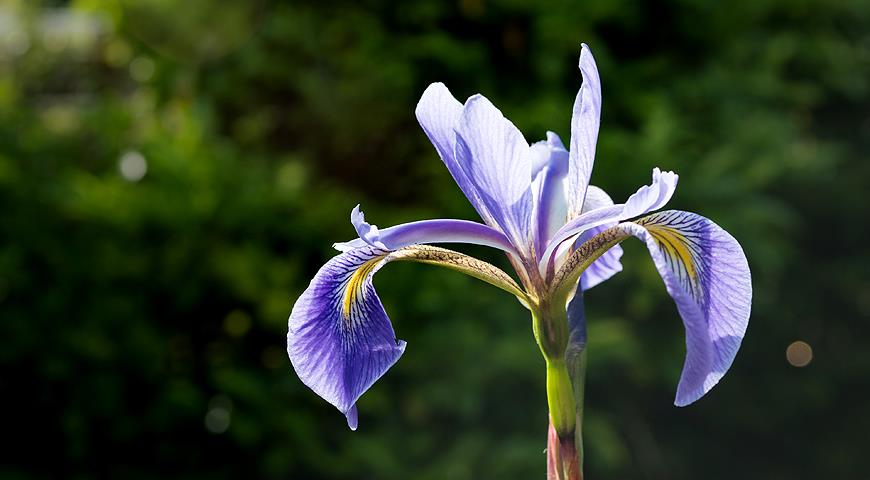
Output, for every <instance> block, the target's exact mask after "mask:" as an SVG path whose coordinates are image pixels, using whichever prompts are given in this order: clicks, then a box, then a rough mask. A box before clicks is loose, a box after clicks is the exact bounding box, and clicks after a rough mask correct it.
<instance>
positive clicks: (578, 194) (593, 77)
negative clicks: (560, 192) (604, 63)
mask: <svg viewBox="0 0 870 480" xmlns="http://www.w3.org/2000/svg"><path fill="white" fill-rule="evenodd" d="M580 73H581V74H582V75H583V84H582V85H581V86H580V91H579V92H577V98H576V99H575V100H574V112H573V115H572V117H571V159H570V162H569V166H568V182H567V183H568V189H567V190H568V218H575V217H577V216H579V215H580V214H581V212H582V209H583V199H584V198H585V196H586V187H587V186H588V185H589V176H590V175H591V174H592V165H593V163H594V161H595V144H596V143H597V141H598V126H599V120H600V117H601V79H600V78H599V77H598V67H597V66H596V65H595V59H594V58H593V57H592V52H591V51H590V50H589V47H588V46H586V44H583V45H582V48H581V52H580Z"/></svg>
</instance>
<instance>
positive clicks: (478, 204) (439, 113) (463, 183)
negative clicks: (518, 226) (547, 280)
mask: <svg viewBox="0 0 870 480" xmlns="http://www.w3.org/2000/svg"><path fill="white" fill-rule="evenodd" d="M462 109H463V105H462V104H461V103H460V102H459V101H458V100H456V98H454V97H453V95H452V94H451V93H450V90H448V89H447V87H446V86H445V85H444V84H443V83H433V84H431V85H429V87H428V88H426V90H425V91H424V92H423V95H422V96H421V97H420V101H419V102H418V103H417V109H416V110H415V113H416V115H417V121H418V122H420V126H421V127H423V131H424V132H426V135H427V136H428V137H429V140H430V141H431V142H432V145H434V146H435V150H436V151H437V152H438V155H439V156H440V157H441V160H442V161H443V162H444V165H446V166H447V170H448V171H449V172H450V175H452V176H453V179H454V180H455V181H456V184H457V185H459V188H460V190H462V193H463V194H465V197H466V198H468V201H469V202H470V203H471V205H472V206H473V207H474V209H475V210H477V213H478V215H480V218H482V219H483V221H484V222H486V223H487V224H488V225H490V226H493V227H496V226H497V225H498V224H497V223H496V222H495V219H494V217H493V215H492V214H491V213H490V211H489V210H488V207H487V206H486V205H484V204H483V201H482V200H481V198H480V194H479V193H478V191H477V188H476V187H475V186H474V185H473V184H472V183H471V182H470V181H469V179H468V173H467V172H466V171H465V169H464V168H463V167H462V166H461V165H460V164H459V162H458V160H457V158H456V153H455V150H456V128H457V127H458V126H459V117H460V116H461V115H462Z"/></svg>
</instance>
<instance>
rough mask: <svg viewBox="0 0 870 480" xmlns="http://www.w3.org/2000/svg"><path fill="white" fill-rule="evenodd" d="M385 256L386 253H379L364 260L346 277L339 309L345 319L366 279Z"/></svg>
mask: <svg viewBox="0 0 870 480" xmlns="http://www.w3.org/2000/svg"><path fill="white" fill-rule="evenodd" d="M385 256H386V255H381V256H379V257H375V258H373V259H371V260H368V261H366V262H365V263H363V264H362V265H360V266H359V268H357V269H356V271H354V272H353V274H352V275H351V276H350V278H349V279H348V281H347V285H346V286H345V287H344V299H343V302H342V309H341V311H342V313H343V314H344V318H345V319H350V309H351V307H352V306H353V304H354V303H356V302H357V299H358V298H359V296H360V295H361V294H362V292H363V288H365V283H366V279H367V278H368V276H369V274H371V273H372V270H374V269H375V267H377V266H378V263H380V261H381V260H383V258H384V257H385Z"/></svg>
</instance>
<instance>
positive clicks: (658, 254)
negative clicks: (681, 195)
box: [620, 210, 752, 406]
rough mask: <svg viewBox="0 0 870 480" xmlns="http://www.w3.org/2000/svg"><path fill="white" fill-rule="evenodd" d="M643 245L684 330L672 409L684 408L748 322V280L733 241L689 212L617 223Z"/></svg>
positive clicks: (716, 376)
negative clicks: (683, 351) (682, 355)
mask: <svg viewBox="0 0 870 480" xmlns="http://www.w3.org/2000/svg"><path fill="white" fill-rule="evenodd" d="M620 228H624V229H625V230H626V231H628V232H629V233H631V234H632V235H634V236H636V237H638V238H640V239H641V240H643V241H644V242H645V243H646V246H647V248H648V249H649V251H650V254H651V255H652V258H653V262H654V263H655V266H656V269H657V270H658V272H659V274H660V275H661V276H662V279H663V280H664V282H665V286H666V288H667V290H668V293H669V294H670V295H671V297H673V299H674V301H675V302H676V304H677V309H678V310H679V312H680V316H681V317H682V318H683V325H684V326H685V328H686V361H685V364H684V366H683V373H682V376H681V377H680V384H679V386H678V387H677V395H676V400H675V402H674V403H675V404H676V405H678V406H684V405H688V404H690V403H692V402H694V401H695V400H697V399H698V398H700V397H701V396H703V395H704V394H705V393H707V392H708V391H709V390H710V389H711V388H713V386H715V385H716V384H717V383H718V382H719V380H720V379H721V378H722V376H723V375H725V372H727V371H728V368H729V367H730V366H731V363H732V362H733V360H734V356H735V355H736V354H737V350H738V349H739V348H740V342H741V341H742V339H743V335H744V333H745V332H746V327H747V325H748V323H749V312H750V308H751V303H752V281H751V277H750V272H749V265H748V263H747V261H746V256H745V255H744V253H743V249H742V248H741V247H740V244H739V243H737V240H735V239H734V237H732V236H731V235H730V234H729V233H728V232H726V231H725V230H723V229H722V228H721V227H719V226H718V225H716V224H715V223H713V222H711V221H710V220H708V219H706V218H704V217H702V216H700V215H696V214H694V213H689V212H682V211H678V210H667V211H663V212H658V213H654V214H652V215H649V216H646V217H643V218H641V219H639V220H636V221H635V222H627V223H624V224H620Z"/></svg>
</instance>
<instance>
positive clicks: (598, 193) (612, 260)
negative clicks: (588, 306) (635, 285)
mask: <svg viewBox="0 0 870 480" xmlns="http://www.w3.org/2000/svg"><path fill="white" fill-rule="evenodd" d="M611 205H613V200H612V199H611V198H610V195H608V194H607V192H605V191H604V190H602V189H600V188H598V187H596V186H595V185H589V188H588V189H587V190H586V200H585V201H584V202H583V211H584V212H586V211H591V210H596V209H599V208H603V207H609V206H611ZM614 225H616V222H610V223H605V224H604V225H600V226H598V227H592V228H590V229H588V230H586V231H584V232H583V233H581V234H580V235H579V236H578V237H577V240H576V241H575V242H574V247H575V248H576V247H579V246H580V245H582V244H583V243H584V242H586V241H587V240H589V239H590V238H592V237H594V236H595V235H598V234H599V233H601V232H603V231H604V230H606V229H607V228H609V227H612V226H614ZM621 258H622V247H620V246H619V245H614V246H613V247H612V248H610V249H609V250H607V251H606V252H604V254H602V255H601V256H600V257H598V259H597V260H595V261H594V262H592V265H589V267H587V268H586V270H584V271H583V274H581V275H580V291H586V290H589V289H590V288H592V287H594V286H596V285H598V284H600V283H602V282H604V281H605V280H608V279H610V277H612V276H614V275H616V274H617V273H619V272H621V271H622V262H620V259H621Z"/></svg>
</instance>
